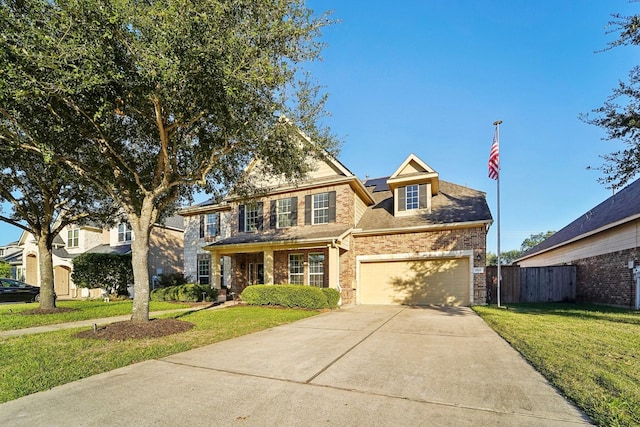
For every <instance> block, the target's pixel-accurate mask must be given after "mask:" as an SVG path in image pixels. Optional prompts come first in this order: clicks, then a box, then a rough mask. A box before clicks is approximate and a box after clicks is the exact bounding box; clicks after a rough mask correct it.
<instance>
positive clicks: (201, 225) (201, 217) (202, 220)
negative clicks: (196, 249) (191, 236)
mask: <svg viewBox="0 0 640 427" xmlns="http://www.w3.org/2000/svg"><path fill="white" fill-rule="evenodd" d="M203 237H204V215H200V238H201V239H202V238H203Z"/></svg>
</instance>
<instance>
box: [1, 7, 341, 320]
mask: <svg viewBox="0 0 640 427" xmlns="http://www.w3.org/2000/svg"><path fill="white" fill-rule="evenodd" d="M330 23H331V22H330V20H329V19H328V17H327V15H326V14H324V15H321V16H317V15H315V14H314V13H313V11H311V10H309V9H307V7H306V5H305V2H303V1H300V0H283V1H256V0H229V1H225V2H219V1H210V0H193V1H188V2H187V1H182V0H165V1H133V0H97V1H80V0H24V1H0V28H2V32H0V40H1V43H0V106H2V107H3V108H4V109H5V111H6V113H5V116H6V117H7V120H9V121H12V122H13V121H14V118H15V117H23V118H25V120H22V121H20V122H19V124H20V126H21V129H22V131H23V132H24V133H25V134H31V133H32V132H31V130H32V127H33V126H37V122H35V121H33V120H31V119H29V117H32V116H33V117H36V118H44V119H45V120H46V121H47V123H54V124H55V126H53V127H52V129H55V130H60V131H61V132H65V133H67V134H68V136H69V137H68V138H67V139H66V140H65V141H61V140H60V138H57V139H56V140H55V142H47V141H44V144H40V143H32V142H29V141H26V142H25V144H24V145H26V146H27V149H29V150H34V151H38V152H42V153H44V154H45V155H46V154H47V153H49V152H50V153H51V155H52V156H53V157H57V158H60V159H63V161H64V162H65V163H66V164H68V165H70V166H72V167H73V168H74V169H75V170H76V171H77V172H78V173H79V174H81V175H83V176H84V177H86V178H87V179H90V180H91V181H92V182H94V183H95V184H96V185H97V186H99V187H100V188H101V189H102V191H104V192H105V193H106V194H108V195H109V196H111V197H112V198H113V200H114V201H115V202H116V203H117V204H118V205H119V206H121V208H122V209H123V211H124V213H125V214H126V215H127V218H128V220H129V223H130V225H131V227H132V230H133V233H134V236H135V238H134V240H133V241H132V263H133V271H134V278H135V279H134V287H135V290H134V303H133V309H132V320H134V321H139V322H146V321H148V320H149V273H148V268H147V267H148V253H149V235H150V230H151V227H152V225H153V224H154V223H155V222H157V221H158V219H159V218H160V217H161V216H163V215H167V214H168V212H169V211H170V210H171V209H174V208H175V206H176V205H177V204H178V203H179V202H182V201H185V200H188V199H189V198H190V197H191V195H192V193H193V191H195V189H196V188H197V187H200V188H204V189H205V190H207V191H210V192H215V191H216V190H218V191H223V190H224V189H225V188H229V187H230V186H233V187H234V189H236V190H237V191H238V192H239V193H240V194H242V193H243V192H241V191H240V190H242V189H245V190H246V191H244V193H245V194H247V193H249V192H250V190H251V185H250V184H251V183H247V182H242V181H240V178H241V177H242V176H243V171H244V170H245V167H246V166H247V164H248V162H249V161H250V160H251V159H253V158H257V159H259V160H261V161H262V164H263V165H264V167H265V172H266V173H270V174H272V175H274V176H283V178H284V179H288V180H289V181H295V180H297V179H300V178H301V177H303V176H304V175H305V174H306V173H307V172H308V171H309V167H310V165H309V163H308V162H307V161H306V159H307V158H308V156H310V155H312V156H315V157H317V158H319V157H321V156H323V155H324V154H325V153H327V152H333V150H334V149H335V148H336V147H335V142H336V141H335V139H334V138H333V136H332V135H331V133H330V132H329V130H328V129H327V128H326V127H324V126H322V122H321V119H322V117H323V116H324V115H325V109H324V104H325V101H326V97H325V96H322V95H321V94H320V92H319V89H318V87H317V86H316V85H314V84H313V83H312V80H311V78H310V77H309V76H308V75H307V74H306V73H305V71H306V70H305V69H304V66H303V65H304V64H305V63H307V62H308V61H313V60H315V59H318V58H319V55H320V51H321V48H322V44H321V43H320V42H319V41H318V40H317V39H318V37H319V36H320V31H321V29H322V28H323V27H324V26H326V25H329V24H330ZM23 101H25V102H27V104H23ZM25 105H26V106H29V107H30V111H28V110H27V107H26V106H25ZM298 129H300V130H302V131H303V132H304V134H305V135H306V136H307V137H308V138H309V139H310V140H312V141H313V142H314V144H311V143H310V141H309V139H307V138H306V137H301V134H300V133H299V131H298ZM39 142H40V141H39Z"/></svg>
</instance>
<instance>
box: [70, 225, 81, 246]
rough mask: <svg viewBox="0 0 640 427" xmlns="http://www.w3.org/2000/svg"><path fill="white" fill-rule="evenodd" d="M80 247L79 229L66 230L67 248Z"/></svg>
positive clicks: (72, 227)
mask: <svg viewBox="0 0 640 427" xmlns="http://www.w3.org/2000/svg"><path fill="white" fill-rule="evenodd" d="M79 246H80V229H79V228H78V227H75V226H71V227H69V229H68V230H67V248H77V247H79Z"/></svg>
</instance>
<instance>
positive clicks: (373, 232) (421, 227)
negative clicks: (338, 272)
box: [352, 220, 493, 236]
mask: <svg viewBox="0 0 640 427" xmlns="http://www.w3.org/2000/svg"><path fill="white" fill-rule="evenodd" d="M492 223H493V221H492V220H482V221H469V222H448V223H446V224H430V225H416V226H413V227H394V228H377V229H371V230H363V229H362V228H356V229H353V231H352V233H353V235H354V236H376V235H384V234H403V233H416V232H419V231H435V230H448V229H452V228H473V227H479V226H481V225H484V226H485V227H486V225H487V224H489V225H491V224H492Z"/></svg>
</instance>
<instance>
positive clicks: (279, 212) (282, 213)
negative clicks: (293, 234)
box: [276, 197, 294, 228]
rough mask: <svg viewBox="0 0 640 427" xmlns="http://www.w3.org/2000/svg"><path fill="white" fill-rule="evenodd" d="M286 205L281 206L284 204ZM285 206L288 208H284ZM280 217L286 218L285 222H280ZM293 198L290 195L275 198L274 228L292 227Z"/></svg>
mask: <svg viewBox="0 0 640 427" xmlns="http://www.w3.org/2000/svg"><path fill="white" fill-rule="evenodd" d="M285 203H286V204H288V206H283V205H284V204H285ZM285 208H287V209H288V210H285ZM281 218H283V219H284V218H286V222H287V223H286V224H282V222H281ZM293 225H294V224H293V199H292V198H291V197H289V198H286V199H279V200H276V228H289V227H293Z"/></svg>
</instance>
